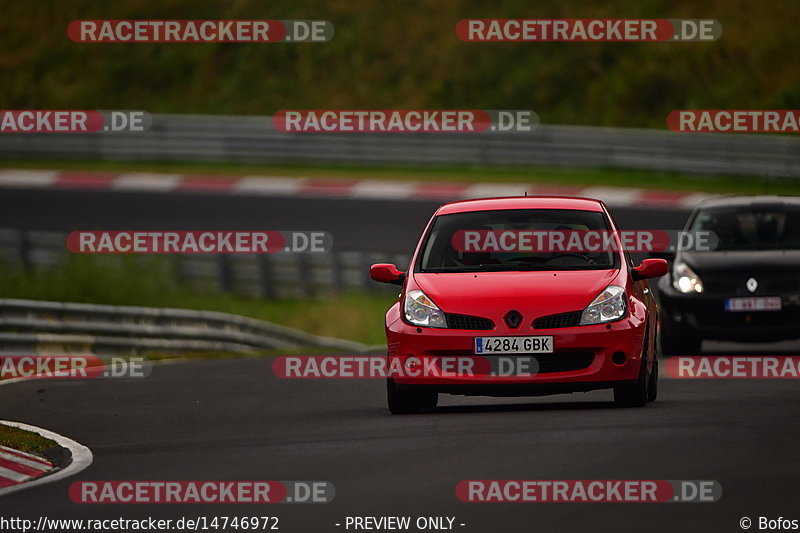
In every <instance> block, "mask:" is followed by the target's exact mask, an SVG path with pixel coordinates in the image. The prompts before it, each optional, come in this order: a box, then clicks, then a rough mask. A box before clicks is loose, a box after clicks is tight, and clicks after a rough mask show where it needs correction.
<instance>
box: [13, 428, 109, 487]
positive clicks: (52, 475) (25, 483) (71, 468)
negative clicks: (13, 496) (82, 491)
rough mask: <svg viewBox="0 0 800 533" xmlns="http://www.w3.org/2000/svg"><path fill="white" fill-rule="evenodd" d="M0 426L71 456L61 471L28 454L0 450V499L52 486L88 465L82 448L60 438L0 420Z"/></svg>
mask: <svg viewBox="0 0 800 533" xmlns="http://www.w3.org/2000/svg"><path fill="white" fill-rule="evenodd" d="M0 424H3V425H6V426H13V427H16V428H20V429H24V430H26V431H31V432H33V433H38V434H39V435H41V436H43V437H46V438H48V439H50V440H53V441H55V442H56V443H57V444H58V445H59V446H62V447H64V448H67V449H68V450H69V451H70V453H71V454H72V460H71V461H70V463H69V464H68V465H67V466H65V467H64V468H61V469H56V467H55V466H54V465H53V464H52V463H51V462H50V461H48V460H46V459H43V458H41V457H38V456H36V455H32V454H29V453H25V452H21V451H19V450H14V449H12V448H7V447H5V446H0V496H4V495H6V494H10V493H12V492H17V491H19V490H23V489H27V488H30V487H35V486H37V485H43V484H45V483H52V482H53V481H58V480H59V479H63V478H66V477H69V476H72V475H74V474H77V473H78V472H80V471H81V470H83V469H84V468H86V467H88V466H89V465H90V464H92V459H93V457H92V452H91V450H90V449H89V448H87V447H86V446H84V445H82V444H79V443H77V442H75V441H74V440H72V439H68V438H67V437H64V436H63V435H59V434H58V433H54V432H52V431H48V430H46V429H42V428H39V427H36V426H31V425H28V424H23V423H21V422H9V421H7V420H0Z"/></svg>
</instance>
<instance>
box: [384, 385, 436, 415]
mask: <svg viewBox="0 0 800 533" xmlns="http://www.w3.org/2000/svg"><path fill="white" fill-rule="evenodd" d="M386 400H387V403H388V404H389V411H390V412H391V413H392V414H393V415H410V414H414V413H419V412H420V411H422V410H425V409H433V408H435V407H436V404H438V403H439V394H437V393H435V392H430V391H415V390H402V389H398V388H397V385H395V383H394V380H392V379H387V380H386Z"/></svg>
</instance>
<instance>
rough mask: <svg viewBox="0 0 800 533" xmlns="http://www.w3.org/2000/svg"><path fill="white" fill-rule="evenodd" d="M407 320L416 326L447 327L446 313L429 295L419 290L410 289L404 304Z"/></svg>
mask: <svg viewBox="0 0 800 533" xmlns="http://www.w3.org/2000/svg"><path fill="white" fill-rule="evenodd" d="M403 311H404V312H405V316H406V320H407V321H408V322H409V323H410V324H414V325H415V326H425V327H428V328H446V327H447V321H446V320H445V318H444V313H442V311H441V310H440V309H439V308H438V307H436V304H435V303H433V302H432V301H431V299H430V298H428V296H427V295H426V294H425V293H424V292H422V291H419V290H414V291H408V292H407V293H406V297H405V302H404V304H403Z"/></svg>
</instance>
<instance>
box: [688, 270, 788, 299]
mask: <svg viewBox="0 0 800 533" xmlns="http://www.w3.org/2000/svg"><path fill="white" fill-rule="evenodd" d="M706 277H708V276H706ZM754 277H755V278H756V280H758V281H759V284H760V285H759V287H758V289H757V290H756V292H755V295H771V294H786V293H787V292H800V280H798V279H791V278H784V279H771V280H764V281H761V278H763V276H761V275H757V276H754ZM703 282H704V283H703V289H704V290H703V292H704V293H705V294H713V295H725V296H739V295H741V296H752V295H753V293H751V292H750V291H748V290H747V283H746V282H747V277H744V278H741V279H736V280H732V279H705V278H703Z"/></svg>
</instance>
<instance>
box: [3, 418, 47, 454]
mask: <svg viewBox="0 0 800 533" xmlns="http://www.w3.org/2000/svg"><path fill="white" fill-rule="evenodd" d="M0 445H2V446H8V447H9V448H14V449H15V450H20V451H23V452H29V453H40V452H43V451H44V450H46V449H48V448H52V447H53V446H58V444H56V442H55V441H53V440H50V439H48V438H45V437H42V436H41V435H39V434H38V433H33V432H31V431H27V430H24V429H19V428H15V427H12V426H6V425H3V424H0Z"/></svg>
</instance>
